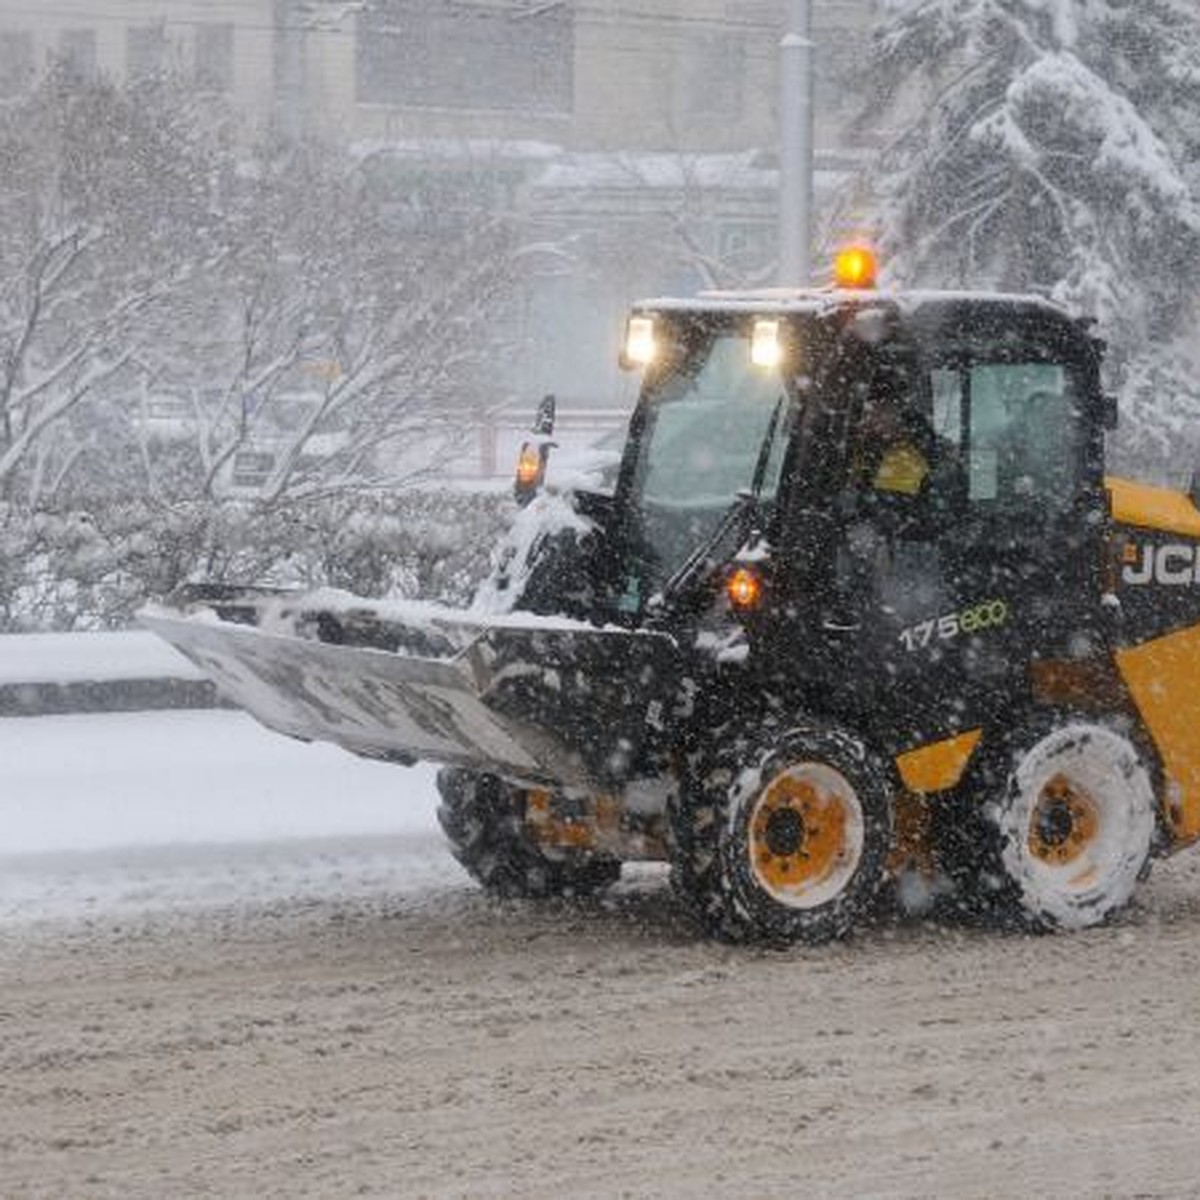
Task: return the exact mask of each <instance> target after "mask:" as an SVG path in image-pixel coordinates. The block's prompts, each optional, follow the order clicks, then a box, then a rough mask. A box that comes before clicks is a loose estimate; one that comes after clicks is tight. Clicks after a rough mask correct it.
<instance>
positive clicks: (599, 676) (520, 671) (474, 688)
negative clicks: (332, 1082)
mask: <svg viewBox="0 0 1200 1200" xmlns="http://www.w3.org/2000/svg"><path fill="white" fill-rule="evenodd" d="M139 619H140V620H141V622H142V623H143V624H144V625H145V626H147V627H148V628H149V629H151V630H153V631H154V632H155V633H157V634H158V635H159V636H160V637H162V638H164V639H165V640H166V641H168V642H170V643H171V644H172V645H173V646H175V648H176V649H178V650H179V651H181V652H182V653H183V654H185V655H186V656H187V657H188V658H189V659H191V660H192V661H193V662H194V663H195V664H196V665H197V666H198V667H200V669H201V670H203V671H204V672H205V673H206V674H208V675H209V676H210V677H211V678H212V679H213V680H214V682H215V683H216V684H217V686H218V688H219V689H220V691H221V692H222V693H223V694H225V695H226V696H227V697H228V698H229V699H231V700H232V701H233V702H234V703H236V704H237V705H239V706H240V707H242V708H244V709H246V710H247V711H248V712H250V713H251V714H252V715H253V716H255V717H256V718H257V719H258V720H259V721H260V722H262V724H264V725H266V726H268V727H269V728H271V729H274V730H277V731H278V732H280V733H284V734H288V735H289V736H291V737H295V738H300V739H303V740H306V741H325V742H332V743H334V744H336V745H339V746H342V747H344V748H345V749H347V750H350V751H353V752H354V753H356V754H360V755H364V756H366V757H369V758H379V759H385V760H389V761H395V762H403V763H411V762H415V761H418V760H427V761H431V762H441V763H450V764H455V765H460V766H467V767H472V768H475V769H478V770H487V771H492V772H495V773H497V774H502V775H504V776H506V777H509V778H513V779H517V780H521V781H525V782H528V783H532V784H543V785H551V786H556V787H566V788H570V787H577V788H589V789H595V788H597V787H599V788H611V787H614V786H618V787H619V786H620V783H621V782H622V781H623V780H624V779H625V778H626V777H627V776H628V773H629V771H630V770H631V769H632V766H633V763H634V761H635V760H636V758H637V757H638V756H639V752H640V751H641V750H644V749H646V748H647V747H648V745H649V743H650V741H652V740H653V739H654V738H655V736H656V732H657V728H656V727H657V725H658V718H659V715H660V714H661V712H662V709H663V706H662V701H661V699H660V698H661V697H664V696H667V695H670V694H671V690H672V688H673V685H674V680H675V678H676V676H677V673H678V654H677V651H676V646H675V643H674V641H673V640H672V639H671V638H669V637H668V636H666V635H664V634H658V633H646V632H642V631H629V630H624V629H619V628H603V629H601V628H597V627H595V626H590V625H586V624H583V623H581V622H575V621H566V620H563V619H560V618H542V617H535V616H530V615H527V614H513V615H505V616H498V617H494V618H493V617H480V616H476V615H474V614H470V613H467V612H460V611H456V610H452V609H446V608H440V607H437V606H432V605H424V604H403V603H383V602H381V603H378V604H374V603H371V602H368V601H363V600H356V599H353V598H350V597H346V596H343V595H341V594H333V595H331V594H330V593H328V592H318V593H294V592H293V593H289V592H277V591H269V590H265V589H263V590H251V591H247V590H237V591H234V590H231V589H223V588H211V587H208V588H205V587H201V588H192V589H189V590H188V591H186V592H185V593H182V594H181V595H180V596H178V597H175V598H173V599H172V602H171V604H170V605H169V606H166V607H162V606H154V607H151V608H148V609H146V610H144V611H143V612H142V613H140V614H139ZM631 684H632V687H631ZM614 714H621V715H620V716H617V717H614Z"/></svg>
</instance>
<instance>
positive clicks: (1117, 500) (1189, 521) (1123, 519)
mask: <svg viewBox="0 0 1200 1200" xmlns="http://www.w3.org/2000/svg"><path fill="white" fill-rule="evenodd" d="M1104 483H1105V486H1106V487H1107V488H1108V490H1109V492H1110V493H1111V495H1112V515H1113V520H1115V521H1117V522H1118V523H1119V524H1121V525H1134V526H1137V527H1138V528H1139V529H1157V530H1159V531H1161V532H1163V533H1177V534H1182V535H1183V536H1185V537H1195V538H1200V509H1197V508H1196V506H1195V505H1194V504H1193V503H1192V499H1191V497H1190V496H1187V495H1185V494H1184V493H1183V492H1175V491H1172V490H1171V489H1170V488H1160V487H1151V486H1150V485H1149V484H1146V483H1133V482H1131V481H1130V480H1128V479H1115V478H1109V479H1106V480H1105V481H1104Z"/></svg>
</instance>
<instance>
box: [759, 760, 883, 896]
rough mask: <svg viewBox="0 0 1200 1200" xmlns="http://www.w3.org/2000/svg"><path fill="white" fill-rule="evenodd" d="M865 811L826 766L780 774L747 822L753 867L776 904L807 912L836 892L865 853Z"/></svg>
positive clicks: (818, 765) (762, 795) (807, 765)
mask: <svg viewBox="0 0 1200 1200" xmlns="http://www.w3.org/2000/svg"><path fill="white" fill-rule="evenodd" d="M860 826H861V811H860V809H859V808H858V805H857V799H856V797H855V796H854V792H853V790H852V789H851V788H850V787H849V785H848V784H847V783H846V781H845V779H844V778H843V777H842V776H841V775H840V774H838V773H837V772H835V771H832V770H830V769H829V768H827V767H825V766H824V765H823V764H815V763H813V764H799V765H797V766H795V767H791V768H789V769H787V770H785V771H783V772H782V773H781V774H779V775H777V776H776V777H775V778H774V779H773V780H772V781H771V782H770V783H769V784H768V785H767V786H766V787H765V788H764V789H763V792H762V793H761V795H760V796H759V799H758V801H757V802H756V804H755V806H754V809H753V812H752V814H751V817H750V822H749V858H750V868H751V870H752V872H753V874H754V878H755V880H756V881H757V883H758V885H759V886H760V887H761V888H762V889H763V890H764V891H765V892H767V893H768V894H769V895H770V896H771V897H772V898H773V899H775V900H777V901H779V902H780V903H782V904H787V905H789V906H793V907H807V906H808V905H809V904H811V903H813V902H817V901H816V900H815V898H816V897H819V896H823V895H824V893H825V891H826V890H830V889H832V891H833V892H834V893H836V892H837V891H838V890H839V889H840V886H841V880H842V876H843V875H844V876H845V877H846V878H849V877H850V876H851V875H852V874H853V871H854V868H855V866H856V865H857V860H858V856H859V854H860V853H861V828H860Z"/></svg>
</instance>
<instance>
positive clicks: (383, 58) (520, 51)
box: [355, 0, 575, 113]
mask: <svg viewBox="0 0 1200 1200" xmlns="http://www.w3.org/2000/svg"><path fill="white" fill-rule="evenodd" d="M574 59H575V24H574V16H573V13H572V11H571V5H570V4H569V3H568V0H560V2H559V3H547V2H546V0H502V2H497V3H492V4H487V5H485V4H470V5H465V4H460V3H455V2H453V0H427V2H426V3H419V2H417V0H376V3H374V4H372V5H370V7H369V8H367V9H366V11H365V12H363V13H361V14H360V15H359V18H358V39H357V52H356V63H355V67H356V87H357V96H358V100H359V102H360V103H364V104H395V105H403V106H409V107H416V108H464V109H489V110H499V111H505V112H510V111H525V112H546V113H569V112H570V111H571V108H572V100H573V90H574Z"/></svg>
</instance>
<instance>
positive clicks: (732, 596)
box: [725, 567, 763, 608]
mask: <svg viewBox="0 0 1200 1200" xmlns="http://www.w3.org/2000/svg"><path fill="white" fill-rule="evenodd" d="M762 591H763V585H762V580H761V579H760V578H759V577H758V574H757V572H755V571H752V570H751V569H750V568H749V567H738V569H737V570H736V571H734V573H733V574H732V575H730V577H729V579H728V580H727V581H726V583H725V593H726V595H727V596H728V597H729V603H730V604H732V605H733V607H734V608H757V607H758V603H759V601H760V600H761V599H762Z"/></svg>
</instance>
